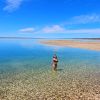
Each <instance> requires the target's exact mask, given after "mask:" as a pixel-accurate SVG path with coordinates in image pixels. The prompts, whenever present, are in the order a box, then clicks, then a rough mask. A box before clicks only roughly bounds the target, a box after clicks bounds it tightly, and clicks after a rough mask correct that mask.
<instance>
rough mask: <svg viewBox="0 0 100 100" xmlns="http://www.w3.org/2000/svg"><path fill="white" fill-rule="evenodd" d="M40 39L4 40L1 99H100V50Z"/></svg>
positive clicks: (0, 63) (0, 56) (0, 43)
mask: <svg viewBox="0 0 100 100" xmlns="http://www.w3.org/2000/svg"><path fill="white" fill-rule="evenodd" d="M38 41H39V40H35V39H23V40H21V39H8V40H7V39H0V100H100V52H99V51H93V50H85V49H79V48H69V47H57V46H47V45H43V44H41V43H39V42H38ZM54 53H56V54H57V56H58V59H59V63H58V69H57V71H56V72H54V71H52V70H51V63H52V56H53V54H54Z"/></svg>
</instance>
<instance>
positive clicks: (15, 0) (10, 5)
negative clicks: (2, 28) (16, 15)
mask: <svg viewBox="0 0 100 100" xmlns="http://www.w3.org/2000/svg"><path fill="white" fill-rule="evenodd" d="M23 1H25V0H6V6H5V7H4V8H3V10H5V11H8V12H12V11H15V10H16V9H18V8H19V7H20V6H21V4H22V2H23Z"/></svg>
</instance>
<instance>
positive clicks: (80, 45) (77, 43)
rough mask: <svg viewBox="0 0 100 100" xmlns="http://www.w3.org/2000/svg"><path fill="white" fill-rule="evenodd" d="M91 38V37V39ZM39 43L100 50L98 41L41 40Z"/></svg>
mask: <svg viewBox="0 0 100 100" xmlns="http://www.w3.org/2000/svg"><path fill="white" fill-rule="evenodd" d="M92 40H93V39H92ZM40 43H42V44H46V45H55V46H65V47H74V48H83V49H89V50H97V51H100V42H98V41H91V42H90V41H84V42H83V41H77V40H44V41H43V40H41V41H40Z"/></svg>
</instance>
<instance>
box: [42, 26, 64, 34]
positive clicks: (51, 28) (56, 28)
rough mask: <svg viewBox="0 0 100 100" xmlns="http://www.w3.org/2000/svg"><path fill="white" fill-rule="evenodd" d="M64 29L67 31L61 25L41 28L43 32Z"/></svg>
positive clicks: (54, 31)
mask: <svg viewBox="0 0 100 100" xmlns="http://www.w3.org/2000/svg"><path fill="white" fill-rule="evenodd" d="M63 31H65V29H64V28H62V27H61V26H60V25H53V26H51V27H48V26H46V27H44V28H43V29H42V30H41V32H43V33H61V32H63Z"/></svg>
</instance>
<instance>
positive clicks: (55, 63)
mask: <svg viewBox="0 0 100 100" xmlns="http://www.w3.org/2000/svg"><path fill="white" fill-rule="evenodd" d="M57 63H58V58H57V56H56V54H54V56H53V61H52V67H53V70H54V71H56V70H57Z"/></svg>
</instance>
